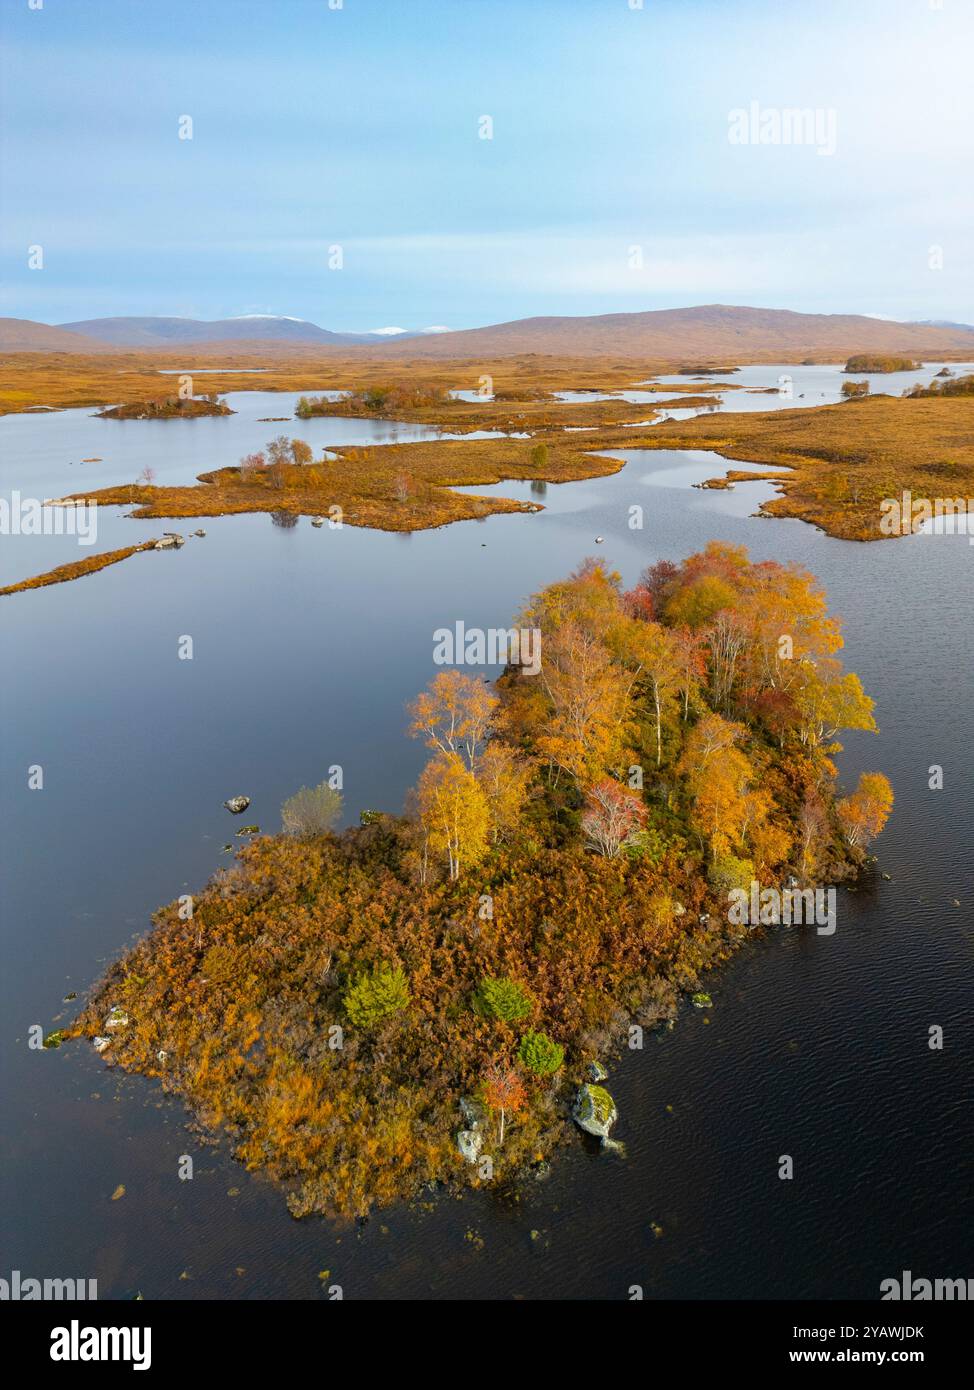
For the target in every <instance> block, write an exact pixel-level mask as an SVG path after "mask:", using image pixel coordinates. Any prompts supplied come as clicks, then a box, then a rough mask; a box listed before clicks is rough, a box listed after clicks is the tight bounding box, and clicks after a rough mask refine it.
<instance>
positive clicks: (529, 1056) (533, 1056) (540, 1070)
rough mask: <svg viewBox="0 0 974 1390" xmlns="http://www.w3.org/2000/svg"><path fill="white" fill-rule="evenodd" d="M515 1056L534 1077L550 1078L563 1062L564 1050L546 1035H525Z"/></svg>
mask: <svg viewBox="0 0 974 1390" xmlns="http://www.w3.org/2000/svg"><path fill="white" fill-rule="evenodd" d="M517 1055H518V1057H519V1058H520V1060H521V1062H522V1063H523V1064H524V1066H526V1067H527V1069H528V1071H533V1072H534V1074H535V1076H551V1075H552V1073H553V1072H556V1071H557V1070H558V1068H559V1067H560V1066H561V1064H562V1062H563V1061H564V1060H565V1049H564V1048H563V1047H562V1046H561V1044H560V1043H556V1042H553V1041H552V1040H551V1038H549V1037H548V1034H547V1033H525V1035H524V1037H523V1038H522V1039H521V1046H520V1047H519V1048H518V1050H517Z"/></svg>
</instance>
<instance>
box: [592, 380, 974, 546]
mask: <svg viewBox="0 0 974 1390" xmlns="http://www.w3.org/2000/svg"><path fill="white" fill-rule="evenodd" d="M620 433H621V432H620ZM625 433H626V441H625V445H623V444H622V443H621V441H619V442H618V443H617V444H616V446H615V447H629V448H634V447H638V448H656V449H673V448H676V449H713V450H714V451H715V452H716V453H719V454H723V455H724V457H725V458H729V459H740V460H746V461H747V462H749V463H760V464H770V465H775V464H777V465H786V466H787V467H788V468H789V469H791V470H792V471H791V472H790V473H789V474H787V475H784V476H781V477H779V478H776V479H775V482H776V485H777V486H778V488H779V489H780V490H781V493H782V495H781V496H780V497H776V498H774V499H773V500H771V501H769V502H766V503H765V504H764V506H763V507H762V508H761V510H762V512H764V513H765V514H766V515H768V516H779V517H780V516H791V517H799V518H800V519H801V520H803V521H809V522H811V523H812V524H813V525H815V526H819V527H821V528H822V530H824V531H827V532H828V533H829V535H831V536H839V537H842V538H843V539H845V540H858V541H869V540H882V539H884V533H883V532H881V531H880V529H879V523H880V520H881V513H880V503H881V502H882V500H883V498H886V497H897V498H898V497H900V496H901V495H902V493H903V492H904V491H907V490H909V491H911V492H912V493H913V494H914V496H915V497H916V498H931V499H933V498H936V497H944V498H947V497H964V498H974V398H971V397H964V396H953V397H950V396H945V397H899V396H881V395H876V396H867V397H865V398H864V399H861V400H851V401H843V402H842V403H841V404H839V405H824V406H812V407H811V408H809V409H807V410H783V411H769V412H760V413H758V412H755V413H754V414H730V413H726V414H723V413H722V414H720V415H700V416H697V417H696V418H695V419H693V420H684V421H679V422H677V421H673V420H669V421H664V422H663V423H662V424H659V425H655V426H653V428H652V430H651V431H647V432H639V433H638V437H635V432H633V431H626V432H625ZM607 445H609V441H608V440H607V438H606V436H605V435H604V434H603V435H600V436H599V438H598V447H600V448H605V447H607ZM728 476H729V477H730V478H731V479H737V480H742V479H743V478H745V477H752V478H753V477H754V475H753V474H750V475H748V474H742V473H740V472H734V473H731V474H729V475H728Z"/></svg>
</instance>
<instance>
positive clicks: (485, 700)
mask: <svg viewBox="0 0 974 1390" xmlns="http://www.w3.org/2000/svg"><path fill="white" fill-rule="evenodd" d="M499 703H500V701H499V700H498V698H497V696H496V695H494V694H492V693H491V691H490V690H489V689H488V688H487V687H486V686H485V684H484V682H483V681H481V680H477V679H476V678H475V677H474V676H466V675H463V674H462V673H461V672H460V671H441V672H440V673H439V675H437V676H434V678H433V680H432V681H431V682H430V684H429V686H428V687H427V688H426V690H424V691H423V692H422V694H420V695H417V697H416V699H415V700H414V701H413V703H412V704H411V705H410V706H409V714H410V716H411V723H410V725H409V732H410V733H411V734H412V735H413V737H414V738H416V737H418V736H419V735H420V734H423V735H425V737H426V742H427V745H428V746H429V747H430V748H437V749H439V751H440V752H441V753H455V754H457V756H461V757H463V759H464V760H465V762H466V764H467V767H468V768H469V769H471V770H472V769H473V768H474V767H475V766H476V763H477V757H478V754H479V752H480V749H481V747H482V745H483V744H484V742H485V740H486V739H487V736H488V733H489V729H490V720H491V715H492V714H493V712H494V710H495V709H496V708H497V706H498V705H499Z"/></svg>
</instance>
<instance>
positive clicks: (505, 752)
mask: <svg viewBox="0 0 974 1390" xmlns="http://www.w3.org/2000/svg"><path fill="white" fill-rule="evenodd" d="M531 772H532V764H531V763H530V762H529V761H528V760H527V758H526V757H525V756H524V754H521V753H518V752H516V751H515V750H514V749H513V748H510V747H509V746H508V745H507V744H506V743H501V742H500V741H499V740H498V739H496V738H492V739H491V740H490V742H489V743H488V744H487V746H486V748H485V749H484V751H483V753H482V754H481V756H480V759H479V761H478V764H477V770H476V776H477V781H478V782H479V783H480V786H481V787H482V789H483V793H484V796H485V797H486V798H487V810H488V814H489V816H490V837H491V839H492V840H505V839H507V838H508V837H509V836H511V835H512V834H513V833H514V831H515V830H516V829H517V827H518V824H519V821H520V816H521V811H522V809H523V807H524V803H525V801H526V799H527V795H528V784H529V782H530V780H531Z"/></svg>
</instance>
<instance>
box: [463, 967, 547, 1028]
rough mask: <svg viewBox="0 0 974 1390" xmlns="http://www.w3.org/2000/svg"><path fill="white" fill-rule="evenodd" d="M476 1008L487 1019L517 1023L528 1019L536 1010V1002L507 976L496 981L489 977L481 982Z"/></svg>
mask: <svg viewBox="0 0 974 1390" xmlns="http://www.w3.org/2000/svg"><path fill="white" fill-rule="evenodd" d="M473 1004H474V1008H475V1009H476V1011H477V1013H479V1014H483V1015H484V1016H485V1017H487V1018H500V1019H503V1020H504V1022H505V1023H517V1022H519V1020H520V1019H522V1018H527V1016H528V1015H529V1014H530V1013H531V1011H532V1009H533V1008H534V1000H533V999H532V998H531V996H530V994H528V992H527V990H525V989H522V987H521V986H520V985H519V984H518V983H517V982H516V981H515V980H509V979H508V978H507V977H506V976H502V977H501V978H500V979H494V978H493V977H492V976H488V977H487V978H486V979H484V980H481V982H480V985H479V987H478V989H477V992H476V994H475V995H474V1001H473Z"/></svg>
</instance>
